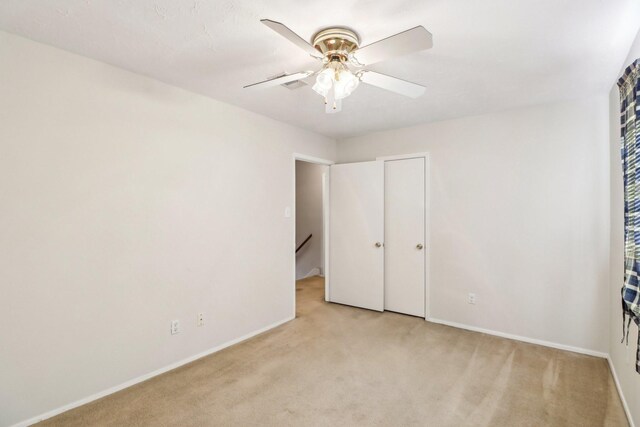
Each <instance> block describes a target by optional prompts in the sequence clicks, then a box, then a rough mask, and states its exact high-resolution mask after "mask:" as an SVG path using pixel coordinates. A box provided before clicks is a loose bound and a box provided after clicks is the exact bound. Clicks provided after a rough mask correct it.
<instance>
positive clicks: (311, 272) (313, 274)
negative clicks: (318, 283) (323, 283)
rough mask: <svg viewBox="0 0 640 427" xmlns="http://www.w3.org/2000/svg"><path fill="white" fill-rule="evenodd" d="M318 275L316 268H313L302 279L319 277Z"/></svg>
mask: <svg viewBox="0 0 640 427" xmlns="http://www.w3.org/2000/svg"><path fill="white" fill-rule="evenodd" d="M319 275H320V269H319V268H318V267H314V268H312V269H311V271H309V272H308V273H307V274H305V275H304V278H305V279H306V278H307V277H313V276H319Z"/></svg>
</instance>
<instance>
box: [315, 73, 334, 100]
mask: <svg viewBox="0 0 640 427" xmlns="http://www.w3.org/2000/svg"><path fill="white" fill-rule="evenodd" d="M333 74H334V72H333V70H332V69H331V68H325V69H324V70H322V71H321V72H320V73H318V77H316V84H314V85H313V87H312V89H313V90H314V91H316V93H317V94H318V95H320V96H322V97H325V98H326V97H327V95H328V94H329V91H330V90H331V86H333Z"/></svg>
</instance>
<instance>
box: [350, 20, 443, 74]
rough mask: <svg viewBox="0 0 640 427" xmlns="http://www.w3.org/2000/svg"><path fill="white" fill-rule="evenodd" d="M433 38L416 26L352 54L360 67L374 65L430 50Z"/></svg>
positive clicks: (421, 27) (423, 29) (422, 28)
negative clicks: (396, 57)
mask: <svg viewBox="0 0 640 427" xmlns="http://www.w3.org/2000/svg"><path fill="white" fill-rule="evenodd" d="M432 47H433V36H432V35H431V33H430V32H429V31H427V30H426V29H425V28H424V27H423V26H417V27H414V28H411V29H410V30H407V31H403V32H401V33H398V34H396V35H394V36H390V37H387V38H386V39H382V40H379V41H377V42H375V43H372V44H370V45H367V46H364V47H361V48H360V49H358V50H356V51H355V52H354V54H353V56H354V57H355V59H356V60H357V61H358V62H359V63H360V64H361V65H370V64H375V63H376V62H380V61H384V60H385V59H389V58H393V57H395V56H402V55H406V54H408V53H411V52H419V51H421V50H426V49H431V48H432Z"/></svg>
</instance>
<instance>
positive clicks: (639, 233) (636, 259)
mask: <svg viewBox="0 0 640 427" xmlns="http://www.w3.org/2000/svg"><path fill="white" fill-rule="evenodd" d="M618 87H619V89H620V126H621V145H622V173H623V179H624V284H623V286H622V333H623V337H622V340H623V341H624V340H625V337H626V339H627V342H628V340H629V326H630V325H631V321H632V320H633V321H634V322H635V323H636V324H637V325H638V326H640V279H639V277H640V103H638V102H637V100H638V94H640V59H638V60H636V61H635V62H634V63H633V64H631V65H630V66H629V67H627V69H626V70H625V72H624V74H623V76H622V77H621V78H620V80H619V81H618ZM627 319H628V320H627ZM625 320H627V321H626V322H625ZM636 371H637V372H638V373H640V332H639V333H638V346H637V350H636Z"/></svg>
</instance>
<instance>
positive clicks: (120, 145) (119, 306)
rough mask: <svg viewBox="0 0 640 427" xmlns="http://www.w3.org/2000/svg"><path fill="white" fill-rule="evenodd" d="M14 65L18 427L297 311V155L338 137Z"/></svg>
mask: <svg viewBox="0 0 640 427" xmlns="http://www.w3.org/2000/svg"><path fill="white" fill-rule="evenodd" d="M0 58H2V60H1V61H0V313H2V327H1V328H0V425H2V426H6V425H11V424H13V423H16V422H18V421H21V420H25V419H28V418H30V417H33V416H36V415H38V414H41V413H43V412H46V411H49V410H53V409H54V408H57V407H59V406H61V405H65V404H68V403H70V402H73V401H75V400H77V399H81V398H83V397H85V396H88V395H90V394H92V393H96V392H99V391H101V390H104V389H107V388H109V387H112V386H115V385H118V384H120V383H122V382H124V381H127V380H129V379H132V378H135V377H137V376H140V375H142V374H145V373H148V372H150V371H153V370H156V369H158V368H161V367H164V366H166V365H168V364H171V363H173V362H176V361H179V360H181V359H183V358H186V357H189V356H191V355H195V354H197V353H199V352H202V351H205V350H207V349H210V348H212V347H214V346H217V345H220V344H222V343H225V342H228V341H229V340H233V339H235V338H238V337H240V336H242V335H244V334H247V333H250V332H252V331H255V330H257V329H259V328H263V327H265V326H267V325H270V324H273V323H274V322H278V321H282V320H284V319H288V318H290V317H291V316H292V315H293V312H292V308H293V301H292V298H293V292H292V288H291V287H292V286H293V284H292V280H293V268H294V266H293V263H292V260H293V257H292V253H293V251H294V248H293V244H292V242H293V225H292V223H291V221H292V219H291V218H289V219H287V218H284V208H285V207H286V206H290V207H292V208H293V191H294V190H293V185H294V183H293V171H292V158H293V157H292V156H293V153H294V152H297V153H304V154H308V155H311V156H317V157H322V158H327V159H332V158H334V156H335V141H333V140H330V139H328V138H325V137H322V136H319V135H317V134H313V133H310V132H307V131H303V130H300V129H297V128H294V127H292V126H288V125H284V124H281V123H278V122H276V121H274V120H271V119H267V118H265V117H262V116H259V115H256V114H253V113H249V112H247V111H245V110H242V109H239V108H235V107H232V106H229V105H226V104H223V103H220V102H217V101H214V100H211V99H208V98H205V97H202V96H199V95H195V94H192V93H189V92H186V91H184V90H180V89H177V88H174V87H171V86H168V85H165V84H162V83H160V82H157V81H154V80H151V79H149V78H145V77H142V76H139V75H135V74H132V73H129V72H126V71H123V70H120V69H117V68H114V67H111V66H107V65H105V64H102V63H99V62H95V61H92V60H89V59H86V58H82V57H79V56H76V55H72V54H69V53H66V52H63V51H60V50H57V49H54V48H51V47H47V46H45V45H41V44H37V43H34V42H31V41H28V40H26V39H22V38H19V37H16V36H12V35H9V34H6V33H0ZM274 90H279V89H278V88H276V89H274ZM282 90H286V89H282ZM198 312H204V313H205V316H206V325H205V327H202V328H196V314H197V313H198ZM172 319H180V320H181V321H182V328H183V331H182V333H181V334H179V335H175V336H171V335H170V334H169V323H170V321H171V320H172Z"/></svg>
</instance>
